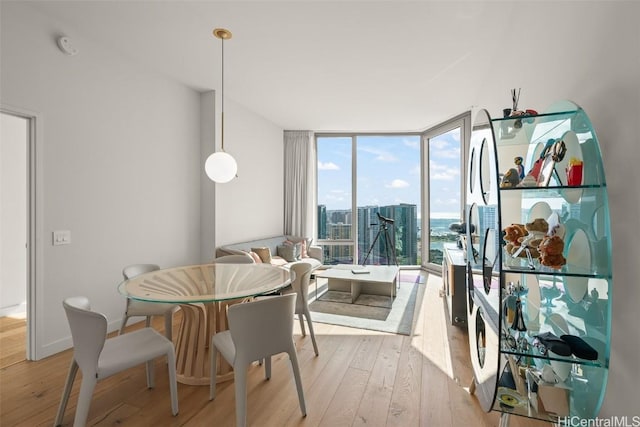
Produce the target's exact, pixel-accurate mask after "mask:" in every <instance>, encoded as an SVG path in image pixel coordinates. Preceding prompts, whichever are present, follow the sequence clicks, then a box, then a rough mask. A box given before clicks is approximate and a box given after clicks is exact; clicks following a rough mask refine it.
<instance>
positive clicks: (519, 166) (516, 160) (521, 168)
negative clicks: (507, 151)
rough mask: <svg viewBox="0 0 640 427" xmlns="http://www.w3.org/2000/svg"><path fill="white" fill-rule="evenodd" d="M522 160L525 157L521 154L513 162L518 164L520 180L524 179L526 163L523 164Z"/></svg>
mask: <svg viewBox="0 0 640 427" xmlns="http://www.w3.org/2000/svg"><path fill="white" fill-rule="evenodd" d="M522 161H523V159H522V157H520V156H518V157H516V158H515V159H513V162H514V163H515V164H516V169H517V170H518V177H519V178H520V181H522V180H523V179H524V165H523V164H522Z"/></svg>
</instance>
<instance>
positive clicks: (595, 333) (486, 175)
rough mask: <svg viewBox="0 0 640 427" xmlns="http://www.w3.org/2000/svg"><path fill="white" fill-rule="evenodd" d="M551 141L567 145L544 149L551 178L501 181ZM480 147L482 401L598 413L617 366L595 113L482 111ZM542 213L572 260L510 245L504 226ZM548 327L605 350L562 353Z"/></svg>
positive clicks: (473, 237) (475, 262) (536, 410)
mask: <svg viewBox="0 0 640 427" xmlns="http://www.w3.org/2000/svg"><path fill="white" fill-rule="evenodd" d="M546 146H549V147H552V149H551V151H553V149H554V148H555V149H556V150H557V149H559V148H561V147H562V146H564V148H566V153H564V155H561V156H558V157H556V159H555V160H556V161H552V160H553V159H552V158H551V156H547V158H546V160H545V161H544V162H542V160H541V162H542V163H544V164H543V166H542V169H541V174H542V177H540V178H539V179H537V180H535V179H534V180H533V182H532V181H527V180H526V181H525V182H527V184H528V185H532V186H521V185H522V184H523V183H522V182H521V183H520V184H518V186H515V185H511V186H504V187H503V186H501V180H502V175H503V174H505V173H506V172H507V171H508V170H509V169H510V168H516V166H515V164H514V159H515V158H516V157H522V158H523V160H524V162H523V163H524V170H525V171H530V170H531V169H532V168H533V167H534V163H535V162H536V160H538V159H540V158H541V156H543V155H544V153H545V147H546ZM469 152H470V159H469V169H468V176H469V181H468V183H467V215H468V218H467V222H468V224H473V225H475V230H476V232H475V233H473V234H472V233H470V232H469V231H468V232H467V242H468V243H467V315H468V329H469V342H470V348H471V360H472V365H473V369H474V375H475V384H474V386H475V389H476V395H477V397H478V400H479V401H480V403H481V405H482V407H483V408H484V409H485V410H486V411H490V410H496V411H501V412H503V414H514V415H520V416H526V417H532V418H538V419H542V420H547V421H552V422H563V420H566V419H569V417H579V418H583V419H588V418H594V417H595V416H596V415H597V414H598V412H599V410H600V406H601V404H602V400H603V398H604V393H605V387H606V381H607V374H608V367H609V353H610V336H611V299H610V298H611V290H612V284H613V281H612V271H611V241H610V236H611V233H610V219H609V207H608V197H607V186H606V180H605V174H604V169H603V166H602V160H601V156H600V149H599V145H598V140H597V137H596V135H595V132H594V131H593V129H592V126H591V122H590V120H589V118H588V117H587V115H586V113H585V112H584V111H583V110H582V109H581V108H580V107H579V106H577V105H576V104H574V103H572V102H569V101H562V102H558V103H556V104H554V105H552V106H551V107H550V108H549V109H548V110H547V111H546V112H544V113H543V114H538V115H534V116H526V117H522V116H520V117H503V118H497V119H492V118H491V117H490V115H489V113H488V112H487V111H486V110H482V111H480V112H479V113H478V115H477V117H476V120H475V122H474V125H473V132H472V138H471V146H470V151H469ZM557 152H560V150H557ZM579 162H582V173H581V174H574V176H572V177H569V176H568V173H567V172H566V169H567V167H568V166H569V165H570V164H573V163H576V164H579ZM578 171H579V169H578ZM573 172H574V173H575V172H576V170H575V169H574V170H573ZM545 174H549V176H547V177H545V176H544V175H545ZM576 177H577V179H576ZM545 178H546V179H545ZM506 185H508V184H506ZM537 218H541V219H544V220H545V221H547V223H548V224H550V225H551V226H553V225H557V227H551V228H552V231H548V232H547V234H553V233H556V234H557V236H558V237H561V238H562V240H563V242H564V249H563V251H562V255H563V257H564V258H565V260H566V263H565V264H564V265H562V266H558V267H555V268H554V267H550V266H548V265H542V263H541V260H540V259H539V258H538V256H537V254H535V250H533V249H532V250H529V255H530V256H525V255H526V254H527V251H526V250H523V251H520V253H519V254H520V255H523V256H518V257H514V254H517V253H518V252H517V251H516V250H513V249H512V248H507V243H509V242H507V241H506V240H505V238H504V235H503V230H504V229H505V228H506V227H507V226H509V225H511V224H522V225H524V224H527V223H530V222H532V221H533V220H535V219H537ZM471 229H472V227H468V230H471ZM525 243H526V239H525ZM534 247H535V246H533V245H532V246H531V248H534ZM514 319H518V320H519V322H514ZM547 332H550V333H553V334H554V335H555V336H557V337H561V336H563V335H569V336H573V337H579V338H580V339H581V340H582V341H583V343H586V344H587V345H588V346H589V347H590V348H591V349H592V350H595V351H596V352H597V356H596V357H592V356H591V355H586V357H587V358H584V357H582V358H581V357H578V356H576V355H575V353H576V352H578V353H579V354H581V355H582V356H585V354H583V353H580V352H579V351H578V350H577V349H576V348H575V346H573V347H571V351H572V354H570V355H568V356H563V355H558V354H555V353H553V352H551V351H549V350H548V348H545V346H543V345H541V341H540V340H539V339H538V338H537V337H538V335H540V334H543V333H547ZM570 339H571V338H567V340H570ZM562 342H564V341H562ZM545 349H546V351H545ZM543 378H544V379H543ZM565 417H567V418H565ZM504 419H505V420H506V419H508V415H507V416H506V417H504Z"/></svg>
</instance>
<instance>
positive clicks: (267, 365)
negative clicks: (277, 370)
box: [264, 356, 271, 380]
mask: <svg viewBox="0 0 640 427" xmlns="http://www.w3.org/2000/svg"><path fill="white" fill-rule="evenodd" d="M264 377H265V379H268V380H269V379H271V356H267V357H265V358H264Z"/></svg>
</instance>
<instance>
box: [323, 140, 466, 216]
mask: <svg viewBox="0 0 640 427" xmlns="http://www.w3.org/2000/svg"><path fill="white" fill-rule="evenodd" d="M420 139H421V138H420V136H419V135H383V136H370V135H361V136H358V137H357V156H358V157H357V158H358V164H357V168H358V169H357V183H358V187H357V191H358V193H357V194H358V199H357V203H356V205H357V206H368V205H371V206H384V205H397V204H400V203H408V204H415V205H416V206H417V207H418V218H420V217H421V215H420V207H421V203H420ZM429 154H430V171H431V177H430V178H431V184H432V188H431V191H432V193H431V217H433V218H458V217H459V216H460V210H461V208H460V141H459V131H457V130H456V131H452V132H447V133H445V134H442V135H440V136H438V137H437V138H433V139H432V140H431V141H430V153H429ZM317 157H318V204H319V205H325V206H326V207H327V210H338V209H350V208H351V157H352V156H351V137H350V136H349V137H319V138H318V153H317Z"/></svg>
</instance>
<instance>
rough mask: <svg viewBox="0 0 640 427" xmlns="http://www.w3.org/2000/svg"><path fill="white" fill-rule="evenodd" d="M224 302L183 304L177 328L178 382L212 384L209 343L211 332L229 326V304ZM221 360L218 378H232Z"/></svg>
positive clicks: (230, 371) (219, 379)
mask: <svg viewBox="0 0 640 427" xmlns="http://www.w3.org/2000/svg"><path fill="white" fill-rule="evenodd" d="M228 305H229V303H228V302H225V303H198V304H181V305H180V309H181V310H182V322H181V323H180V329H179V331H178V338H177V341H176V343H175V347H176V371H177V372H176V373H177V378H178V382H180V383H183V384H189V385H208V384H209V376H210V372H209V357H210V355H209V342H210V340H211V335H212V333H216V332H221V331H223V330H226V329H228V328H227V315H226V312H227V306H228ZM218 361H219V362H220V364H219V366H218V369H217V372H216V375H217V381H218V382H221V381H228V380H230V379H232V378H233V371H232V369H231V366H230V365H229V364H228V363H226V361H224V360H223V358H220V357H219V358H218Z"/></svg>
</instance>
